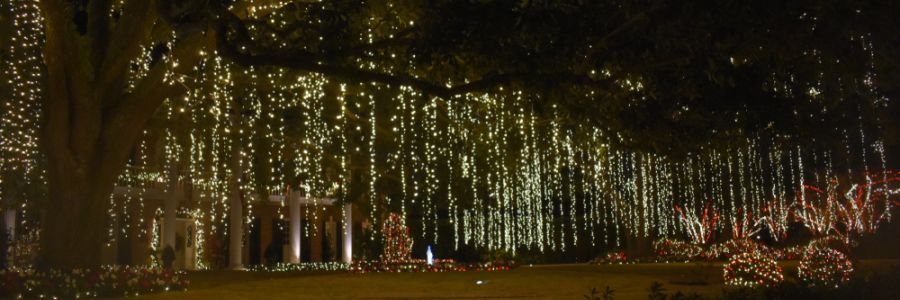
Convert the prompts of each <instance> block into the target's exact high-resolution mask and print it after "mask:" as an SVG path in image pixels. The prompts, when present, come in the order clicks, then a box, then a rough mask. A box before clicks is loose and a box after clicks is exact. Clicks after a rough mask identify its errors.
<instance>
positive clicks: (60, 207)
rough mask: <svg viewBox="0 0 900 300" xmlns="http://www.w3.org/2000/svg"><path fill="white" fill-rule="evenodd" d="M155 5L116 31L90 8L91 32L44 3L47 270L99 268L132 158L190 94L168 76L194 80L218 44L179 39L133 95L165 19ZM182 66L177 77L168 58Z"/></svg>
mask: <svg viewBox="0 0 900 300" xmlns="http://www.w3.org/2000/svg"><path fill="white" fill-rule="evenodd" d="M155 3H156V1H153V0H147V1H126V3H125V5H124V6H123V7H122V13H121V17H120V18H118V20H116V21H115V26H112V24H111V23H110V22H112V20H111V19H110V18H109V17H108V12H109V8H110V7H109V5H110V4H111V2H110V1H91V2H90V5H89V7H88V9H87V13H88V29H89V30H88V32H86V33H84V32H79V31H77V30H76V29H75V28H74V23H73V22H72V20H73V18H74V15H73V13H74V10H73V9H72V7H71V3H69V2H68V1H61V0H45V1H39V5H40V9H41V14H42V15H43V17H44V36H45V43H44V52H43V58H44V64H45V66H46V72H47V83H46V87H45V89H44V91H45V92H46V94H45V95H43V102H44V103H43V112H44V115H43V119H44V122H45V123H44V126H43V128H42V130H43V132H44V135H43V137H42V139H41V147H42V150H43V152H44V153H45V154H46V157H47V162H48V168H47V176H48V178H47V182H48V190H49V199H48V200H47V201H46V202H45V203H44V206H43V207H42V209H43V214H44V215H43V220H42V223H41V247H40V253H39V254H40V257H39V262H38V267H40V268H55V269H71V268H87V267H99V266H100V265H101V249H102V248H103V244H104V241H105V238H106V234H107V233H108V232H107V226H108V220H109V213H108V209H109V207H110V195H111V194H112V191H113V188H114V184H115V182H116V179H117V178H118V176H119V175H120V174H121V173H122V171H123V169H124V168H125V164H126V162H127V160H128V156H129V153H130V152H131V150H132V149H133V146H134V145H135V144H136V142H137V140H138V139H139V138H140V136H141V135H142V133H143V130H144V129H145V127H146V124H147V122H148V121H149V119H150V118H151V117H152V116H153V114H154V113H155V111H156V110H157V108H158V107H159V106H160V105H162V103H163V101H164V100H165V99H166V98H169V97H176V96H179V95H182V94H183V93H184V92H185V87H184V86H183V85H180V84H168V83H166V81H165V78H166V74H168V73H174V74H187V73H189V72H190V70H191V69H192V68H193V67H194V66H195V65H196V62H197V61H198V60H199V59H200V55H199V54H198V52H199V51H198V49H203V47H204V45H205V44H207V43H208V42H209V41H208V39H207V38H206V37H204V33H203V32H201V31H196V32H191V33H188V34H187V35H185V36H179V41H178V42H177V43H176V44H175V47H173V48H172V51H171V52H170V53H169V54H167V61H163V62H159V63H156V64H155V65H153V66H152V67H151V69H150V71H149V72H148V73H147V74H146V76H144V77H143V78H140V80H138V81H137V83H136V84H135V86H134V88H133V89H131V90H128V91H126V88H125V81H124V79H125V78H127V77H128V76H129V66H130V62H131V61H132V60H133V59H135V58H138V57H140V55H141V46H142V45H144V44H145V43H146V41H147V40H148V39H149V38H150V33H151V30H152V29H153V28H155V26H153V25H154V23H156V22H157V21H158V20H159V18H158V15H157V14H156V11H155V7H156V5H155ZM171 57H175V58H177V61H178V62H179V65H178V66H177V67H175V68H172V69H170V68H168V67H167V65H169V63H170V61H168V58H171Z"/></svg>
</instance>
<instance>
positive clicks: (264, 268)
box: [247, 262, 350, 272]
mask: <svg viewBox="0 0 900 300" xmlns="http://www.w3.org/2000/svg"><path fill="white" fill-rule="evenodd" d="M247 270H249V271H251V272H306V271H347V270H350V264H347V263H342V262H307V263H299V264H291V263H277V264H274V265H251V266H249V267H247Z"/></svg>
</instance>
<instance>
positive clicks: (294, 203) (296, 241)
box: [287, 194, 302, 264]
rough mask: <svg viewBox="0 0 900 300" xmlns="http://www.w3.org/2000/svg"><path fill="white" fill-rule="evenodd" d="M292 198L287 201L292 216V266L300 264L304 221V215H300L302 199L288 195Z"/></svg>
mask: <svg viewBox="0 0 900 300" xmlns="http://www.w3.org/2000/svg"><path fill="white" fill-rule="evenodd" d="M288 197H290V198H289V199H287V201H290V202H288V203H290V209H291V212H290V215H291V224H290V228H291V233H290V237H289V238H290V243H291V257H290V258H289V260H288V262H290V263H292V264H297V263H300V241H301V240H302V236H301V232H300V223H301V220H302V215H301V214H300V197H298V196H295V195H293V194H290V195H288Z"/></svg>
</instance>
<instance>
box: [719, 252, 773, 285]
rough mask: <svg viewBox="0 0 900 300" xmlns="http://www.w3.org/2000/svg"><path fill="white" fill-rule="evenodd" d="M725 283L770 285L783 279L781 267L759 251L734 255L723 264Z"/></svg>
mask: <svg viewBox="0 0 900 300" xmlns="http://www.w3.org/2000/svg"><path fill="white" fill-rule="evenodd" d="M724 273H725V274H724V277H725V284H726V285H732V286H745V287H759V286H772V285H775V284H777V283H781V282H782V281H784V275H783V274H782V272H781V267H779V266H778V264H777V263H776V262H775V259H773V258H772V257H771V256H769V255H767V254H764V253H762V252H760V251H753V252H745V253H740V254H737V255H734V256H732V257H731V259H730V260H729V261H728V264H726V265H725V269H724Z"/></svg>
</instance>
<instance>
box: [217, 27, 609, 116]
mask: <svg viewBox="0 0 900 300" xmlns="http://www.w3.org/2000/svg"><path fill="white" fill-rule="evenodd" d="M229 32H231V33H232V34H233V35H234V36H235V38H236V39H237V40H239V41H240V42H242V44H241V47H240V48H242V49H239V48H238V46H236V45H235V44H233V43H232V42H231V41H230V40H229ZM216 45H217V46H216V48H217V50H218V54H219V55H221V56H223V57H227V58H229V59H231V60H233V61H234V62H235V63H237V64H239V65H242V66H275V67H284V68H291V69H296V70H301V71H309V72H314V73H320V74H323V75H326V76H330V77H335V78H339V79H342V80H347V81H351V82H358V83H366V82H378V83H384V84H389V85H397V86H409V87H412V88H415V89H418V90H420V91H422V92H424V93H427V94H430V95H434V96H438V97H441V98H451V97H453V96H456V95H461V94H466V93H474V92H487V91H489V90H491V89H494V88H496V87H498V86H503V85H508V84H512V83H522V84H526V85H535V84H537V85H563V84H571V85H579V86H590V87H594V88H600V89H608V88H609V87H610V86H611V85H612V83H613V82H614V80H612V79H595V78H592V77H590V76H588V75H582V74H575V73H572V72H553V73H527V72H515V73H503V74H497V75H488V76H485V77H482V78H481V79H478V80H475V81H471V82H468V83H465V84H460V85H456V86H446V85H442V84H438V83H434V82H431V81H428V80H425V79H421V78H419V77H416V76H414V75H409V74H391V73H386V72H380V71H375V70H368V69H362V68H358V67H353V66H343V65H338V64H328V63H325V62H324V61H325V59H324V58H323V57H322V56H320V55H317V54H315V53H312V52H309V51H305V50H302V49H294V50H292V51H290V52H285V51H281V50H275V49H263V48H261V47H259V46H257V45H255V44H254V43H253V41H252V39H251V38H250V34H249V32H248V30H247V28H246V26H245V25H244V24H243V21H242V20H240V19H239V18H238V17H237V16H236V15H234V14H233V13H231V12H224V13H223V15H222V18H221V19H220V22H219V28H218V30H217V36H216Z"/></svg>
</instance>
